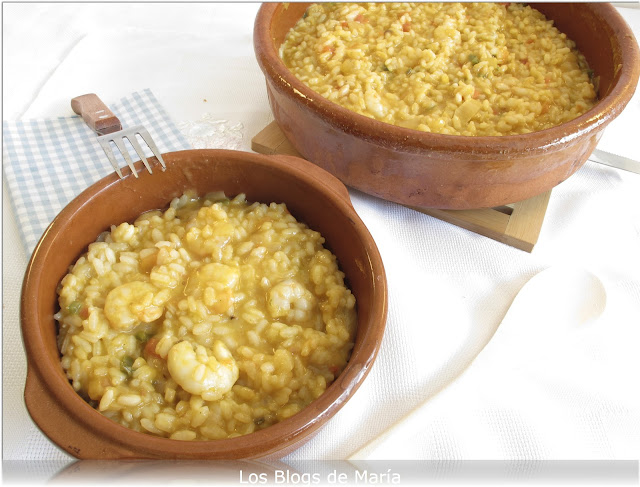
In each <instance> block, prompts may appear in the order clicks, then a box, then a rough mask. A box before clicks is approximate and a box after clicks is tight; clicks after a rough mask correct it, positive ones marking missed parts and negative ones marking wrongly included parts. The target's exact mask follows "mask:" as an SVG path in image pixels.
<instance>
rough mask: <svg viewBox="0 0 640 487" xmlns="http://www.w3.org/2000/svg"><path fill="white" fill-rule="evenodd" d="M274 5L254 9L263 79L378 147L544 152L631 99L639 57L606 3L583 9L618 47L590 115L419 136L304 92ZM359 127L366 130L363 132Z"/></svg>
mask: <svg viewBox="0 0 640 487" xmlns="http://www.w3.org/2000/svg"><path fill="white" fill-rule="evenodd" d="M280 5H281V4H279V3H265V4H263V5H262V6H261V7H260V10H259V11H258V15H257V17H256V21H255V27H254V46H255V51H256V56H257V58H258V62H259V64H260V67H261V68H262V70H263V71H264V72H265V73H268V76H267V80H268V81H269V82H272V83H273V84H274V86H275V87H276V88H277V89H278V90H279V91H280V92H282V93H284V94H286V95H288V96H289V97H291V98H294V99H296V100H297V101H298V103H301V104H304V105H305V106H306V107H307V108H308V109H309V110H310V111H311V112H314V113H315V114H316V115H318V116H320V117H322V118H323V119H327V120H331V122H332V123H333V125H335V126H337V127H339V128H340V130H342V131H347V132H350V133H353V134H354V135H356V136H359V137H363V138H366V139H369V140H371V141H375V143H378V144H379V145H385V146H387V145H388V146H392V147H396V146H397V147H401V148H402V150H403V151H410V152H419V151H422V150H424V149H437V150H446V151H450V152H464V153H469V152H471V153H476V154H491V153H495V152H500V153H503V154H504V153H511V152H520V149H518V148H517V147H522V146H526V147H531V148H532V149H531V150H530V152H544V151H546V150H547V149H548V148H549V147H552V146H554V145H556V144H558V143H560V142H566V141H569V140H571V139H574V138H577V137H580V136H583V135H584V134H586V133H588V132H591V131H594V130H596V129H597V128H598V127H599V126H600V125H602V124H606V123H608V122H609V121H610V120H612V119H613V118H615V117H616V116H617V115H618V114H619V113H620V112H621V111H622V109H623V108H624V107H625V106H626V104H627V103H628V102H629V100H630V99H631V96H632V95H633V90H631V91H629V90H625V87H628V86H629V85H631V84H633V85H635V83H637V81H638V76H639V73H640V54H639V52H638V46H637V43H636V42H635V38H634V35H633V32H632V31H631V29H630V28H629V26H628V25H627V24H626V22H625V21H624V19H623V18H622V16H621V15H620V14H619V13H618V12H617V11H616V10H615V8H614V7H613V6H612V5H610V4H597V3H596V4H589V8H593V9H596V10H598V11H599V13H600V14H601V15H602V17H603V18H605V19H607V21H608V23H609V25H610V26H611V27H612V29H613V30H614V32H615V33H616V35H617V39H618V42H619V43H620V47H621V56H622V71H621V74H620V77H619V78H618V80H617V82H616V83H615V86H614V87H613V89H612V90H611V91H610V92H609V93H608V94H607V95H606V96H604V97H603V98H602V99H600V100H599V101H598V103H597V104H596V105H595V106H594V107H592V108H591V109H590V110H588V111H587V112H585V113H584V114H582V115H580V116H579V117H577V118H575V119H573V120H570V121H569V122H565V123H563V124H561V125H558V126H556V127H551V128H549V129H545V130H541V131H537V132H531V133H529V134H522V135H503V136H477V137H467V136H460V135H447V134H434V133H425V132H420V131H418V130H413V129H408V128H404V127H399V126H397V125H392V124H388V123H385V122H380V121H378V120H374V119H371V118H368V117H365V116H364V115H360V114H358V113H356V112H352V111H351V110H348V109H347V108H344V107H342V106H341V105H338V104H337V103H334V102H331V101H329V100H327V99H326V98H324V97H323V96H321V95H320V94H318V93H316V92H315V91H313V90H312V89H311V88H309V87H307V86H306V85H305V84H304V83H302V82H301V81H300V80H298V78H296V77H295V76H294V75H293V73H291V71H289V70H288V69H287V67H286V66H285V65H284V63H283V62H282V60H281V59H280V56H279V54H278V49H277V48H276V46H275V45H274V42H273V39H272V38H271V23H272V21H273V16H274V13H275V11H276V9H277V8H278V7H279V6H280ZM363 127H366V129H365V130H363Z"/></svg>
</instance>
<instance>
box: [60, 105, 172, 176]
mask: <svg viewBox="0 0 640 487" xmlns="http://www.w3.org/2000/svg"><path fill="white" fill-rule="evenodd" d="M71 108H72V109H73V111H74V112H76V113H77V114H78V115H80V116H82V119H83V120H84V121H85V123H86V124H87V125H88V126H89V127H90V128H91V129H92V130H93V131H94V132H95V133H96V134H98V142H99V143H100V145H101V146H102V149H103V150H104V152H105V154H106V155H107V157H108V158H109V162H111V165H112V166H113V168H114V169H115V170H116V173H118V176H120V178H123V177H124V176H123V175H122V171H120V167H119V165H118V161H117V160H116V156H115V155H114V153H113V150H112V149H111V142H113V143H114V144H115V145H116V147H117V148H118V150H120V153H121V154H122V157H124V160H125V162H126V163H127V165H128V166H129V168H131V172H132V173H133V175H134V176H135V177H136V178H137V177H138V173H137V172H136V168H135V167H134V165H133V160H132V159H131V156H130V155H129V151H128V150H127V148H126V146H125V143H124V139H127V140H128V141H129V143H130V144H131V146H132V147H133V148H134V150H135V151H136V153H137V154H138V157H140V159H141V160H142V162H143V164H144V165H145V167H146V168H147V170H148V171H149V173H153V171H152V170H151V165H150V164H149V161H147V158H146V157H145V155H144V150H143V149H142V147H141V146H140V143H139V142H138V136H140V138H142V140H143V141H144V142H145V143H146V144H147V145H148V146H149V148H150V149H151V152H153V155H154V156H156V158H157V159H158V161H159V162H160V165H161V166H162V170H163V171H164V170H165V169H166V165H165V163H164V160H163V159H162V154H160V151H159V150H158V147H157V146H156V144H155V143H154V142H153V139H152V138H151V135H149V132H148V131H147V130H146V129H145V128H144V127H143V126H142V125H138V126H136V127H131V128H128V129H124V130H123V129H122V124H121V123H120V120H118V117H116V116H115V115H114V114H113V112H112V111H111V110H109V108H108V107H107V105H105V104H104V103H102V100H100V98H98V96H97V95H95V94H94V93H90V94H88V95H82V96H78V97H76V98H73V99H72V100H71Z"/></svg>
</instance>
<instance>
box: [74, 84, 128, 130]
mask: <svg viewBox="0 0 640 487" xmlns="http://www.w3.org/2000/svg"><path fill="white" fill-rule="evenodd" d="M71 108H72V109H73V111H74V112H76V113H77V114H78V115H80V116H82V119H83V120H84V121H85V123H86V124H87V125H88V126H89V127H91V129H92V130H93V131H94V132H96V133H97V134H98V135H104V134H110V133H112V132H117V131H118V130H122V124H121V123H120V120H118V117H116V116H115V115H114V114H113V112H112V111H111V110H109V108H108V107H107V105H105V104H104V103H102V100H100V98H98V95H96V94H94V93H90V94H88V95H82V96H77V97H76V98H73V99H72V100H71Z"/></svg>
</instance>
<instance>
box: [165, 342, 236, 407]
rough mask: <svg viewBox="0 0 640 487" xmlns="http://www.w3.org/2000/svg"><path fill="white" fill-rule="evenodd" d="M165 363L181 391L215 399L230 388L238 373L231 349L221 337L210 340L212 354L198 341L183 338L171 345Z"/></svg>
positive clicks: (206, 399)
mask: <svg viewBox="0 0 640 487" xmlns="http://www.w3.org/2000/svg"><path fill="white" fill-rule="evenodd" d="M167 366H168V368H169V373H170V374H171V377H172V378H173V380H175V381H176V382H177V383H178V384H179V385H180V386H181V387H182V388H183V389H184V390H185V391H187V392H190V393H191V394H196V395H199V396H201V397H202V399H204V400H205V401H217V400H218V399H220V398H222V396H224V395H225V394H226V393H227V392H229V391H230V390H231V388H232V387H233V385H234V384H235V383H236V381H237V380H238V376H239V374H240V372H239V370H238V366H237V365H236V361H235V360H234V359H233V356H232V355H231V352H230V351H229V349H228V348H227V347H225V346H224V344H223V343H222V342H221V341H219V340H218V341H216V342H215V343H214V344H213V350H212V354H211V355H209V353H207V350H206V348H204V347H203V346H202V345H196V347H195V350H194V348H193V345H192V344H191V343H189V342H187V341H182V342H178V343H176V344H175V345H173V346H172V347H171V349H170V350H169V355H168V357H167Z"/></svg>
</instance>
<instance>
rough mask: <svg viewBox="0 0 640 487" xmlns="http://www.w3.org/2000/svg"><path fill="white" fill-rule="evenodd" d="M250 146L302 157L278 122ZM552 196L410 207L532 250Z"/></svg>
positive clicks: (478, 232) (547, 194) (263, 152)
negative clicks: (477, 205)
mask: <svg viewBox="0 0 640 487" xmlns="http://www.w3.org/2000/svg"><path fill="white" fill-rule="evenodd" d="M251 149H253V150H254V151H255V152H259V153H260V154H268V155H272V154H287V155H291V156H296V157H302V156H301V155H300V153H299V152H298V151H297V150H296V149H295V148H294V147H293V146H292V145H291V142H289V140H288V139H287V138H286V137H285V135H284V134H283V133H282V131H281V130H280V127H278V124H277V123H276V122H271V123H270V124H269V125H267V126H266V127H265V128H264V129H262V131H260V133H258V134H257V135H256V136H255V137H254V138H253V139H251ZM550 196H551V191H550V190H549V191H547V192H546V193H543V194H541V195H538V196H534V197H533V198H529V199H528V200H524V201H519V202H518V203H513V204H509V205H506V206H500V207H498V208H482V209H478V210H438V209H434V208H419V207H415V206H407V208H411V209H413V210H416V211H419V212H421V213H425V214H427V215H430V216H433V217H435V218H438V219H439V220H443V221H446V222H448V223H452V224H453V225H456V226H458V227H461V228H464V229H466V230H470V231H472V232H475V233H477V234H480V235H484V236H485V237H489V238H492V239H493V240H497V241H498V242H502V243H505V244H507V245H510V246H511V247H515V248H517V249H520V250H524V251H525V252H531V251H532V250H533V247H534V245H535V244H536V242H537V241H538V236H539V235H540V229H541V228H542V222H543V221H544V215H545V213H546V211H547V205H548V204H549V198H550ZM405 206H406V205H405Z"/></svg>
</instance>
